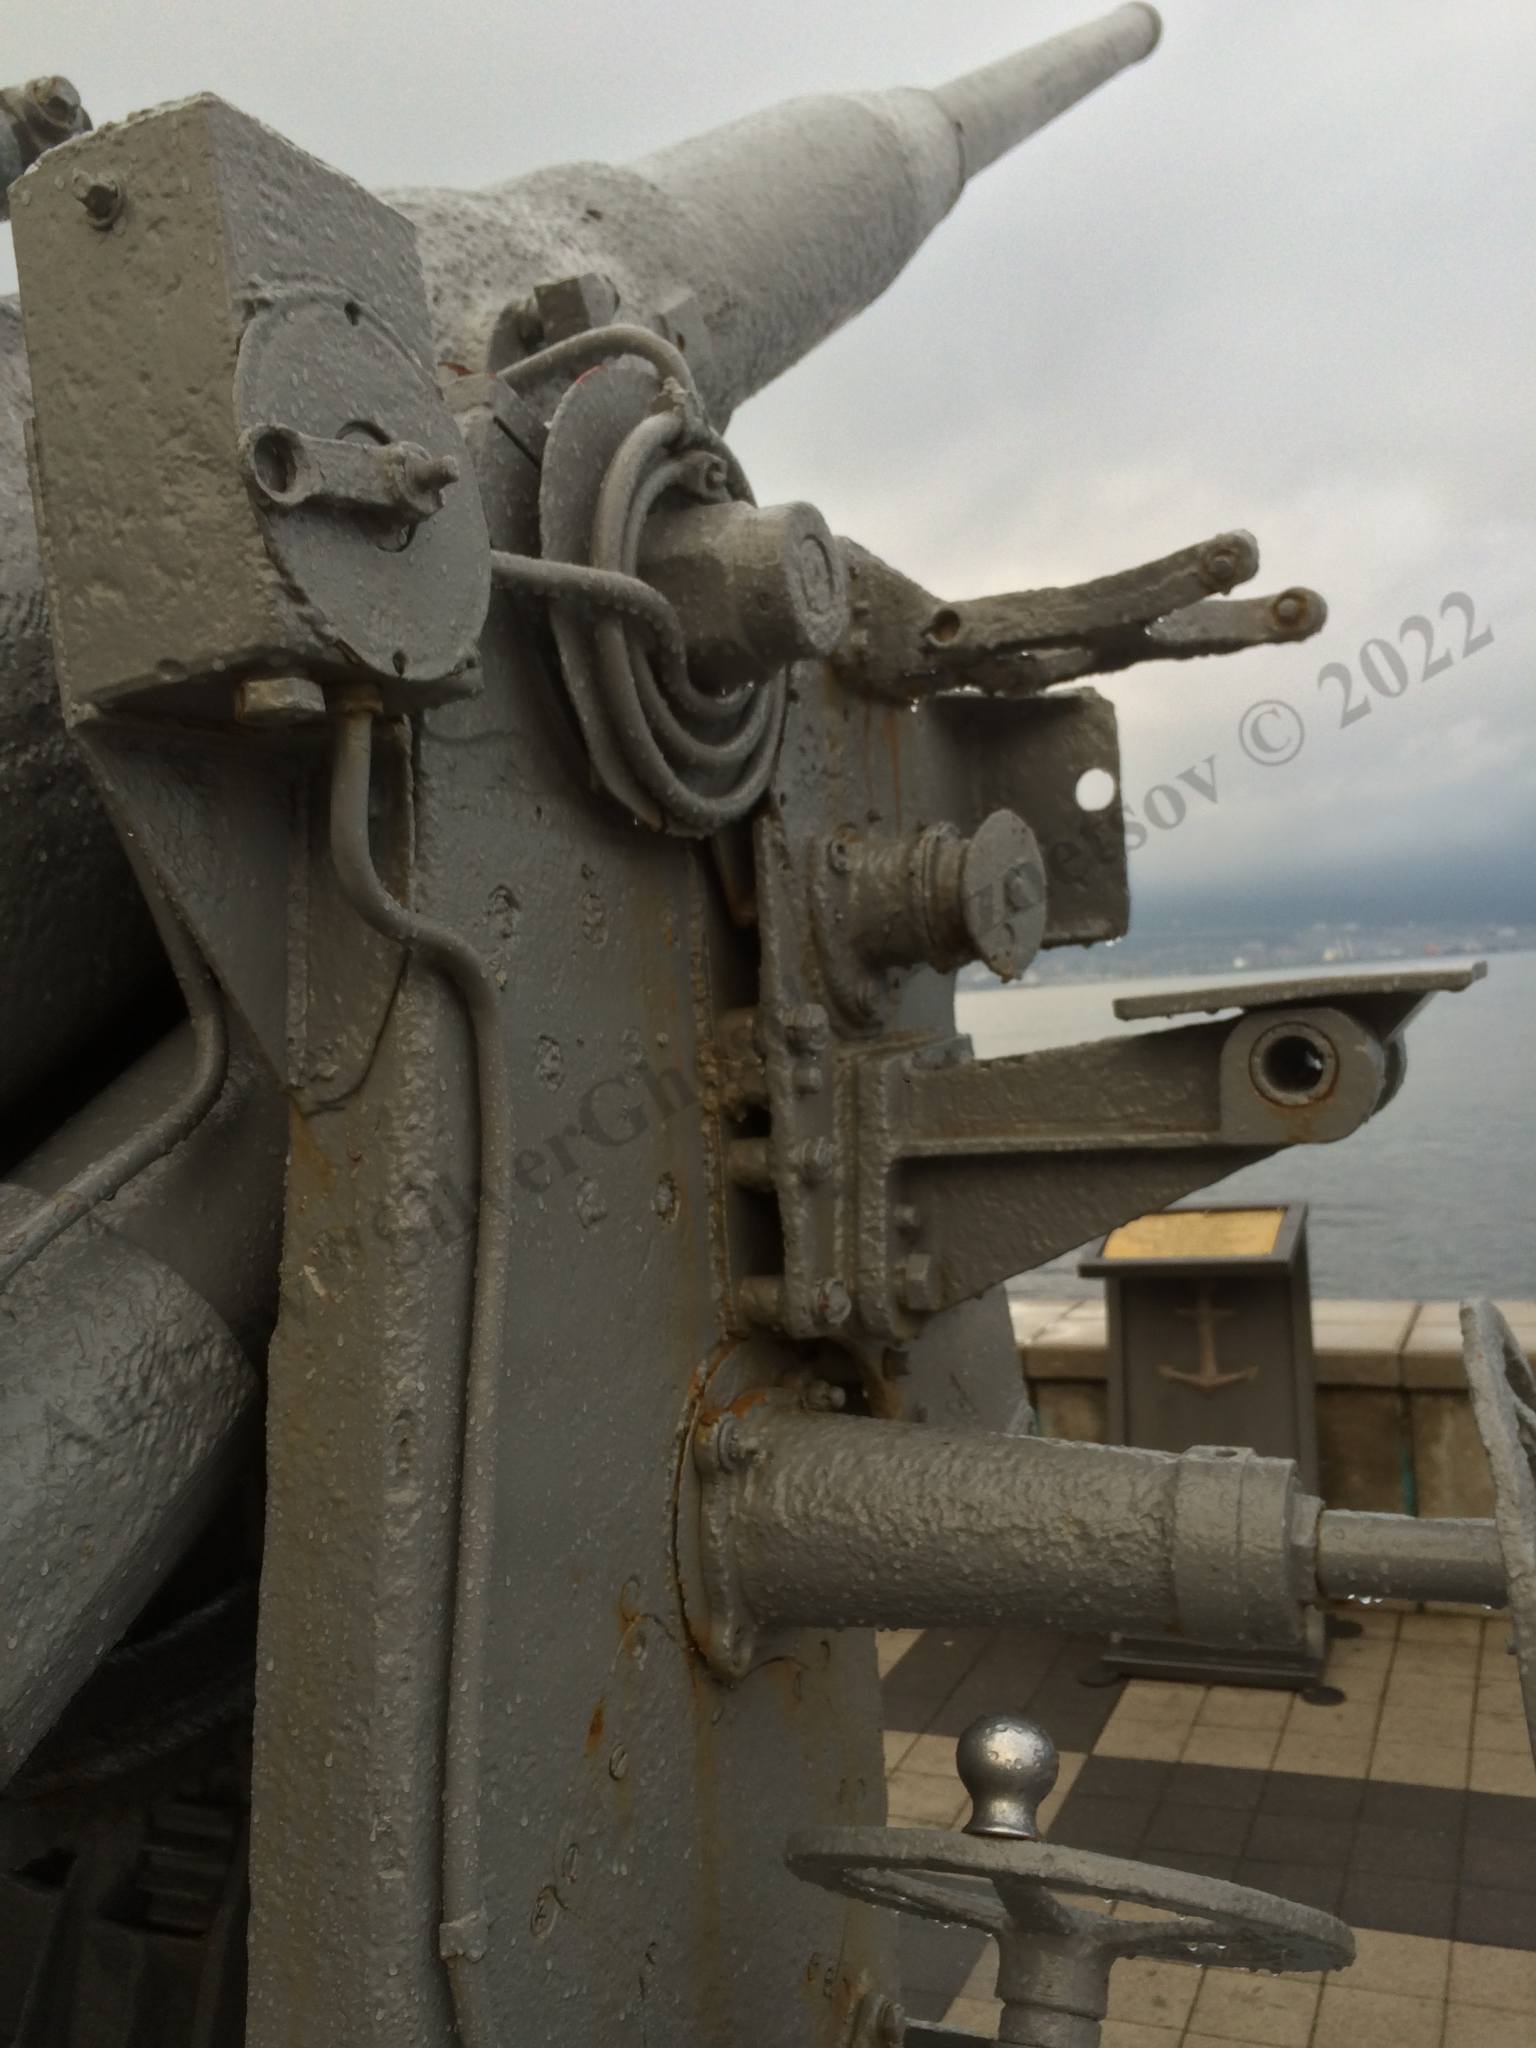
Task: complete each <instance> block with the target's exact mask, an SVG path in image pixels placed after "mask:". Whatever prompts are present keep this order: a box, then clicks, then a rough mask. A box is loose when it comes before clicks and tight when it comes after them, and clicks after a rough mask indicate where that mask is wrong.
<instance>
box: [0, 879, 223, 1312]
mask: <svg viewBox="0 0 1536 2048" xmlns="http://www.w3.org/2000/svg"><path fill="white" fill-rule="evenodd" d="M140 880H141V882H142V885H143V887H144V892H145V900H146V901H147V903H148V904H149V909H150V914H151V916H152V917H153V918H154V920H155V925H156V928H157V929H158V931H159V933H160V938H161V942H162V944H163V945H164V947H165V950H166V954H167V957H168V958H169V960H170V962H171V966H172V969H173V970H174V972H175V975H176V979H177V981H178V982H179V983H180V985H181V992H182V994H183V996H184V997H185V998H186V1003H187V1012H188V1015H189V1017H190V1018H191V1024H192V1032H191V1036H192V1060H191V1066H190V1070H189V1072H188V1073H187V1076H186V1079H185V1081H184V1083H183V1085H182V1086H181V1088H180V1089H179V1090H178V1091H177V1093H176V1094H175V1095H174V1096H173V1097H172V1098H171V1100H170V1101H168V1102H166V1103H165V1104H164V1106H163V1107H162V1108H161V1109H160V1110H159V1111H158V1113H157V1114H155V1115H154V1116H151V1117H147V1118H146V1119H145V1120H144V1121H143V1122H142V1123H140V1124H138V1125H136V1126H135V1127H134V1129H132V1130H131V1131H129V1132H128V1133H127V1135H126V1136H125V1137H123V1138H122V1139H121V1140H120V1141H119V1143H117V1144H116V1145H113V1146H111V1147H109V1148H108V1149H107V1150H106V1151H104V1152H103V1153H102V1154H101V1155H100V1157H99V1158H95V1159H92V1160H91V1161H90V1162H89V1163H88V1164H85V1165H82V1166H80V1167H79V1168H78V1169H77V1171H76V1172H75V1173H74V1174H73V1175H72V1176H71V1177H70V1178H69V1179H68V1180H67V1181H65V1182H64V1183H63V1184H62V1185H61V1186H58V1187H56V1188H53V1189H51V1190H50V1191H49V1193H48V1197H47V1200H46V1201H45V1202H44V1203H42V1204H41V1205H40V1206H39V1207H37V1208H35V1209H34V1210H32V1212H31V1213H30V1214H29V1215H28V1216H27V1217H26V1218H25V1219H24V1220H23V1221H22V1222H20V1223H18V1224H15V1225H13V1226H12V1228H11V1229H10V1230H8V1231H6V1232H5V1233H4V1234H3V1235H0V1289H3V1288H4V1287H5V1285H6V1283H7V1282H8V1281H9V1280H11V1279H12V1278H13V1276H14V1275H15V1274H16V1273H17V1272H19V1271H20V1269H21V1268H22V1267H23V1266H25V1265H27V1264H28V1263H29V1262H30V1261H31V1260H32V1259H35V1258H36V1257H37V1255H38V1253H39V1252H40V1251H41V1250H42V1249H43V1247H44V1246H45V1245H47V1244H51V1243H52V1242H53V1240H54V1238H56V1237H58V1236H59V1235H60V1234H61V1233H62V1232H64V1231H66V1230H68V1229H69V1228H70V1227H71V1226H72V1225H73V1224H76V1223H78V1222H80V1220H81V1219H82V1218H83V1217H85V1216H88V1215H89V1214H90V1213H91V1211H92V1210H93V1209H96V1208H99V1207H100V1205H101V1204H102V1203H103V1202H107V1201H110V1200H111V1199H112V1197H113V1196H114V1195H116V1194H118V1193H119V1192H120V1191H121V1190H122V1189H123V1188H124V1187H125V1186H126V1185H127V1184H128V1182H129V1181H130V1180H132V1179H133V1178H134V1176H135V1175H136V1174H140V1173H143V1172H144V1171H145V1170H146V1168H148V1167H150V1166H153V1165H154V1163H155V1162H156V1160H158V1159H163V1158H164V1157H165V1155H166V1154H167V1153H168V1152H169V1151H171V1149H172V1148H173V1147H174V1146H176V1145H178V1144H179V1143H180V1142H181V1140H182V1139H183V1138H185V1137H186V1136H187V1134H188V1132H189V1131H192V1130H194V1129H195V1128H196V1126H197V1125H198V1124H199V1123H200V1122H201V1121H202V1119H203V1118H204V1117H205V1116H206V1115H207V1114H208V1112H209V1110H210V1109H211V1108H212V1107H213V1105H214V1103H215V1102H216V1101H217V1099H218V1096H219V1091H220V1090H221V1089H222V1087H223V1086H224V1080H225V1076H226V1073H227V1071H228V1067H229V1031H228V1026H227V1024H226V1022H225V1018H224V1003H223V998H222V997H221V995H220V993H219V989H218V985H217V983H216V982H215V981H214V979H213V976H212V975H211V974H210V973H209V972H208V968H207V966H206V964H205V963H204V960H203V957H202V955H201V953H199V951H198V949H197V947H196V945H195V944H194V943H193V940H192V936H191V934H190V933H189V932H188V931H187V929H186V927H185V926H184V925H183V924H182V922H181V920H180V918H179V917H177V916H176V914H175V912H174V911H172V910H170V909H169V908H167V907H166V905H165V904H164V901H163V899H162V898H161V896H160V894H159V891H158V890H157V889H156V888H155V887H154V884H153V883H152V882H151V881H150V879H149V877H148V874H147V872H146V873H144V874H142V875H141V876H140Z"/></svg>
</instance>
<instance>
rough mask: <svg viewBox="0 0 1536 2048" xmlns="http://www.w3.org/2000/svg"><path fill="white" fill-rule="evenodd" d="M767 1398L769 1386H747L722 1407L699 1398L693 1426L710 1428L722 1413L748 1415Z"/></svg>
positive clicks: (768, 1396)
mask: <svg viewBox="0 0 1536 2048" xmlns="http://www.w3.org/2000/svg"><path fill="white" fill-rule="evenodd" d="M734 1348H735V1347H734V1345H733V1346H732V1349H733V1350H734ZM769 1398H770V1389H769V1388H767V1387H748V1388H747V1390H746V1392H745V1393H743V1394H738V1395H737V1396H736V1398H735V1400H734V1401H727V1402H726V1404H725V1406H724V1407H723V1408H715V1407H713V1406H711V1404H710V1403H709V1402H707V1401H704V1400H702V1399H701V1400H700V1402H699V1409H698V1417H697V1421H696V1423H695V1427H696V1428H698V1429H709V1428H712V1427H713V1425H714V1424H715V1423H717V1422H718V1421H719V1420H720V1418H721V1416H722V1415H735V1416H737V1417H738V1418H739V1417H740V1416H743V1415H749V1414H750V1413H751V1412H752V1410H753V1409H754V1408H761V1407H762V1405H763V1403H764V1402H765V1401H767V1400H768V1399H769Z"/></svg>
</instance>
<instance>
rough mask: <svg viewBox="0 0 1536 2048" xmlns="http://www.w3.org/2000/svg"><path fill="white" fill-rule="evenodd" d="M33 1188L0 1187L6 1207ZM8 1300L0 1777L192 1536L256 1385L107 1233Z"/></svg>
mask: <svg viewBox="0 0 1536 2048" xmlns="http://www.w3.org/2000/svg"><path fill="white" fill-rule="evenodd" d="M28 1199H29V1198H28V1197H27V1196H26V1195H25V1194H23V1193H22V1192H21V1191H20V1190H17V1189H12V1188H8V1189H5V1190H3V1191H0V1215H3V1216H4V1218H5V1220H6V1221H7V1222H9V1221H12V1220H14V1219H15V1218H16V1217H17V1216H19V1215H20V1214H21V1213H22V1207H23V1205H24V1204H25V1203H26V1201H27V1200H28ZM5 1305H6V1315H5V1320H4V1339H3V1343H0V1556H3V1557H4V1559H5V1571H4V1573H3V1574H0V1642H3V1643H4V1644H5V1655H4V1657H3V1659H0V1784H3V1783H4V1782H5V1781H6V1780H8V1779H9V1778H10V1777H11V1776H13V1775H14V1773H15V1772H16V1771H17V1770H18V1769H19V1767H20V1766H21V1764H22V1763H24V1762H25V1760H26V1758H27V1755H28V1754H29V1752H30V1751H31V1749H32V1748H33V1746H34V1745H35V1744H36V1742H37V1741H38V1740H39V1738H40V1737H41V1736H43V1735H44V1734H46V1732H47V1730H48V1729H49V1727H50V1726H51V1725H52V1723H53V1721H54V1719H55V1718H56V1717H57V1715H58V1714H59V1712H60V1711H61V1710H62V1708H63V1707H64V1706H65V1705H67V1703H68V1701H69V1700H70V1698H71V1697H72V1696H73V1694H74V1693H75V1692H76V1691H77V1690H78V1688H79V1686H80V1685H81V1684H82V1683H83V1681H84V1680H85V1679H86V1678H87V1677H88V1676H89V1674H90V1672H91V1670H92V1669H93V1668H94V1666H95V1665H96V1663H97V1662H98V1661H99V1660H100V1659H101V1658H102V1657H103V1656H104V1655H105V1654H106V1652H107V1651H108V1650H110V1649H111V1648H112V1646H113V1644H114V1643H115V1642H116V1640H117V1638H118V1637H119V1636H120V1635H121V1634H122V1632H123V1630H124V1629H125V1628H126V1627H127V1625H128V1623H129V1622H130V1621H132V1619H133V1618H134V1616H135V1615H136V1614H137V1612H138V1611H139V1609H140V1608H141V1607H142V1606H143V1604H144V1602H145V1600H146V1599H147V1598H148V1597H149V1594H150V1593H151V1592H152V1591H153V1589H154V1587H155V1585H156V1584H157V1583H158V1581H159V1579H160V1577H161V1576H162V1574H163V1573H164V1572H165V1571H166V1569H167V1568H168V1567H169V1566H170V1565H171V1564H173V1563H174V1562H175V1561H176V1559H177V1558H178V1557H180V1556H181V1555H182V1553H183V1552H184V1551H185V1549H186V1547H187V1544H188V1543H189V1542H190V1541H191V1539H192V1538H193V1537H194V1536H195V1535H196V1534H197V1531H198V1528H199V1526H200V1524H201V1522H202V1520H203V1519H204V1517H205V1516H206V1515H207V1513H208V1511H209V1510H210V1509H211V1508H212V1506H213V1504H214V1502H215V1500H216V1499H217V1497H218V1493H219V1489H220V1487H221V1485H222V1483H223V1481H224V1479H225V1478H226V1476H227V1475H228V1472H229V1470H230V1466H231V1462H232V1460H233V1458H234V1456H235V1455H236V1453H237V1452H238V1450H239V1448H240V1443H241V1434H240V1425H241V1423H242V1422H248V1421H249V1420H250V1419H251V1417H252V1413H253V1409H254V1404H255V1395H256V1375H255V1373H254V1372H253V1370H252V1368H251V1366H250V1363H249V1361H248V1360H247V1359H246V1357H245V1355H244V1353H243V1352H242V1351H241V1350H240V1348H239V1346H238V1345H237V1344H236V1343H235V1341H234V1339H233V1338H232V1337H231V1336H230V1334H229V1331H228V1329H227V1328H226V1326H225V1325H224V1324H223V1323H222V1322H221V1321H220V1320H219V1318H218V1317H217V1316H216V1315H215V1314H214V1312H213V1311H212V1309H210V1308H209V1307H208V1305H207V1303H206V1302H204V1301H203V1300H201V1299H200V1298H199V1297H198V1296H196V1295H194V1294H193V1292H192V1291H191V1289H190V1288H189V1287H188V1286H187V1285H186V1283H185V1282H184V1281H182V1280H181V1279H179V1278H178V1277H177V1275H176V1274H174V1273H172V1272H171V1271H170V1269H169V1268H168V1267H165V1266H163V1265H161V1264H160V1263H159V1262H158V1261H156V1260H155V1259H152V1258H150V1257H149V1256H147V1255H146V1254H145V1253H143V1252H140V1251H136V1250H134V1249H133V1248H131V1247H130V1246H129V1245H127V1244H126V1243H123V1242H122V1241H120V1240H117V1239H114V1238H113V1237H112V1236H111V1235H109V1234H107V1233H105V1232H88V1231H85V1230H75V1231H73V1232H71V1233H69V1234H68V1235H67V1236H65V1237H62V1238H60V1239H58V1240H57V1241H56V1242H55V1243H54V1244H52V1245H50V1246H49V1247H48V1249H47V1250H46V1251H44V1252H43V1253H42V1254H41V1255H40V1257H39V1258H38V1259H37V1260H36V1261H35V1262H34V1263H33V1264H32V1265H30V1266H27V1267H24V1268H23V1269H22V1271H21V1272H20V1273H18V1274H17V1275H16V1276H15V1277H14V1278H13V1279H12V1281H11V1283H10V1285H9V1287H8V1288H7V1290H6V1302H5Z"/></svg>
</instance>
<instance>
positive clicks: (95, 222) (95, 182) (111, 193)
mask: <svg viewBox="0 0 1536 2048" xmlns="http://www.w3.org/2000/svg"><path fill="white" fill-rule="evenodd" d="M70 190H71V191H72V192H73V193H74V195H75V197H76V199H78V200H79V202H80V204H81V206H82V207H83V208H84V209H85V217H86V219H87V220H88V221H89V222H90V224H91V226H92V227H93V228H109V227H111V225H112V223H113V221H115V220H116V219H117V217H118V215H119V214H120V213H121V212H122V210H123V188H122V186H121V185H120V184H119V183H118V182H117V180H116V178H102V177H97V176H94V175H93V174H92V173H91V172H89V171H76V173H75V175H74V178H73V179H72V180H71V183H70Z"/></svg>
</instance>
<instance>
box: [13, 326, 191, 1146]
mask: <svg viewBox="0 0 1536 2048" xmlns="http://www.w3.org/2000/svg"><path fill="white" fill-rule="evenodd" d="M30 406H31V386H30V383H29V381H28V377H27V360H26V353H25V350H24V348H23V346H22V335H21V315H20V310H19V308H18V306H17V302H16V301H15V300H14V299H0V959H3V960H4V962H5V973H4V975H3V977H0V1044H3V1045H4V1047H5V1060H4V1063H3V1065H0V1109H4V1108H8V1107H10V1106H11V1105H12V1104H14V1103H17V1102H20V1101H23V1100H24V1099H25V1098H26V1097H27V1096H28V1095H29V1094H30V1093H31V1091H33V1090H34V1089H36V1088H37V1087H38V1086H39V1084H40V1083H41V1082H43V1081H44V1080H45V1079H46V1078H47V1076H48V1075H49V1074H50V1073H53V1072H55V1071H56V1070H58V1069H59V1068H60V1067H62V1066H63V1065H65V1064H66V1063H67V1062H68V1061H69V1060H70V1059H71V1058H72V1057H74V1056H75V1055H76V1054H77V1053H78V1052H79V1051H80V1050H81V1048H82V1047H83V1045H84V1044H85V1042H86V1040H87V1039H88V1038H89V1037H90V1035H91V1034H92V1033H93V1032H94V1031H96V1030H98V1029H99V1028H100V1027H101V1026H102V1025H103V1024H104V1023H105V1022H106V1021H107V1019H108V1018H109V1017H111V1016H113V1015H115V1014H117V1013H119V1012H120V1011H121V1010H123V1009H125V1008H127V1007H128V1006H129V1005H130V1004H131V1003H132V1002H133V1000H134V998H135V996H136V995H137V994H138V993H139V992H140V991H142V990H143V989H144V988H145V987H146V986H147V985H148V982H149V980H150V978H151V977H152V976H153V975H154V974H155V972H156V971H157V968H158V964H159V959H160V953H159V946H158V943H157V941H156V939H155V932H154V926H153V924H152V923H151V921H150V918H149V914H148V912H147V911H146V910H145V908H144V900H143V898H142V896H141V895H140V893H139V889H138V885H137V884H136V883H135V881H134V879H133V875H132V872H131V870H130V869H129V866H128V863H127V861H126V860H125V859H124V858H123V853H122V849H121V848H120V847H119V845H118V843H117V839H116V837H115V835H114V833H113V831H112V828H111V826H110V825H109V824H108V822H107V819H106V816H105V814H104V813H103V811H102V808H101V805H100V802H99V801H98V799H97V796H96V793H95V791H94V790H93V788H92V787H91V782H90V778H89V776H88V775H87V773H86V769H85V764H84V762H83V761H82V760H81V758H80V756H79V754H78V753H77V752H76V751H75V749H74V748H73V747H72V746H71V744H70V742H69V740H68V739H67V738H66V737H65V733H64V724H63V720H62V718H61V717H60V714H59V700H58V691H57V688H56V687H55V684H54V676H53V652H52V648H51V647H50V644H49V639H48V618H47V613H46V610H45V607H44V604H43V587H42V570H41V567H40V565H39V562H38V554H37V529H36V526H35V524H34V521H33V516H32V496H31V492H30V490H29V488H28V484H27V466H26V454H25V449H24V446H23V425H24V422H25V419H26V416H27V414H28V411H29V410H30Z"/></svg>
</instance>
